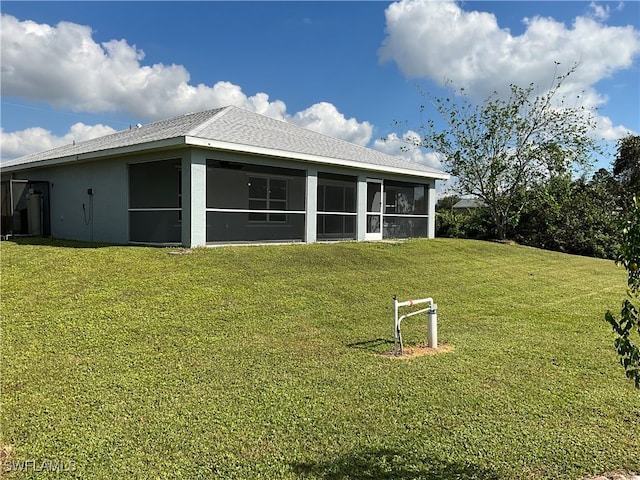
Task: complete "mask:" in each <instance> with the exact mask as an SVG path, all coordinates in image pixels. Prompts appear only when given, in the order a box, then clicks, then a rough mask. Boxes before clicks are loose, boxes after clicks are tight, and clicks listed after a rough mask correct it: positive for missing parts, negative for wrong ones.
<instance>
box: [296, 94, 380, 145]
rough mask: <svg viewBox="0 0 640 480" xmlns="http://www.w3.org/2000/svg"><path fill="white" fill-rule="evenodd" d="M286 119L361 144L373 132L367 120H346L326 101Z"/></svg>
mask: <svg viewBox="0 0 640 480" xmlns="http://www.w3.org/2000/svg"><path fill="white" fill-rule="evenodd" d="M288 120H289V121H290V122H291V123H293V124H295V125H298V126H300V127H304V128H308V129H309V130H313V131H316V132H319V133H323V134H325V135H329V136H331V137H337V138H341V139H343V140H347V141H348V142H351V143H355V144H357V145H363V146H364V145H366V144H367V143H369V140H371V135H372V133H373V125H371V124H370V123H369V122H362V123H360V122H358V121H357V120H356V119H355V118H350V119H348V120H347V119H346V118H345V116H344V115H343V114H342V113H340V112H339V111H338V109H337V108H336V107H335V106H334V105H332V104H331V103H327V102H321V103H316V104H315V105H312V106H311V107H309V108H307V109H306V110H302V111H301V112H298V113H296V114H295V115H293V116H292V117H290V118H289V119H288Z"/></svg>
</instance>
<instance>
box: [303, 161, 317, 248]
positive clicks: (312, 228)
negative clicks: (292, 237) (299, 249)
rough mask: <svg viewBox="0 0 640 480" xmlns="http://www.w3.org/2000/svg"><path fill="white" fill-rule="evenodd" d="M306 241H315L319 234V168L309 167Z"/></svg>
mask: <svg viewBox="0 0 640 480" xmlns="http://www.w3.org/2000/svg"><path fill="white" fill-rule="evenodd" d="M304 223H305V232H304V241H305V242H306V243H314V242H315V241H316V239H317V235H318V169H317V168H308V169H307V193H306V201H305V215H304Z"/></svg>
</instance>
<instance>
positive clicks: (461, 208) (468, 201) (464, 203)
mask: <svg viewBox="0 0 640 480" xmlns="http://www.w3.org/2000/svg"><path fill="white" fill-rule="evenodd" d="M482 207H486V204H485V203H484V201H482V200H480V199H479V198H462V199H460V200H459V201H458V202H456V203H455V204H454V205H453V206H452V207H451V210H452V211H454V212H456V213H470V212H471V211H472V210H475V209H476V208H482Z"/></svg>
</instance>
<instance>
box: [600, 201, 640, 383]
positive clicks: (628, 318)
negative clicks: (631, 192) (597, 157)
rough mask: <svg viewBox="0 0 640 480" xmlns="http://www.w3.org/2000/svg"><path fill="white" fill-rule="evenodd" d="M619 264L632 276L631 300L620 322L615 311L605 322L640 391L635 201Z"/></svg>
mask: <svg viewBox="0 0 640 480" xmlns="http://www.w3.org/2000/svg"><path fill="white" fill-rule="evenodd" d="M617 263H618V264H619V265H622V266H623V267H624V268H625V269H626V270H627V273H628V276H629V277H628V280H627V285H628V288H627V298H626V299H625V300H624V302H622V310H621V312H620V319H619V320H618V318H616V317H615V316H614V315H613V314H612V313H611V311H608V312H607V313H606V315H605V319H606V320H607V322H609V323H610V324H611V326H612V327H613V331H614V332H615V333H616V335H617V338H616V339H615V342H614V345H615V347H616V351H617V352H618V356H619V357H620V363H621V364H622V366H623V367H624V370H625V374H626V375H627V377H628V378H630V379H632V380H633V381H634V383H635V386H636V388H638V389H640V319H639V315H638V312H639V311H640V268H639V267H638V265H639V264H640V203H639V202H638V199H637V198H635V197H634V199H633V203H632V205H631V208H630V210H629V213H628V215H627V218H626V219H625V221H624V222H623V227H622V243H621V245H620V254H619V256H618V259H617Z"/></svg>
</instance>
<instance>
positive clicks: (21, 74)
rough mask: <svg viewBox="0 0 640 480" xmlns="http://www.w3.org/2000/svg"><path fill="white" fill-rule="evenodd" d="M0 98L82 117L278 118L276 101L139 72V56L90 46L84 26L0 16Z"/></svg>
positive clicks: (158, 70) (280, 106)
mask: <svg viewBox="0 0 640 480" xmlns="http://www.w3.org/2000/svg"><path fill="white" fill-rule="evenodd" d="M1 30H2V38H1V42H2V93H3V95H6V96H15V97H23V98H28V99H31V100H39V101H45V102H48V103H49V104H51V105H53V106H54V107H57V108H64V109H69V110H73V111H76V112H78V111H83V112H91V113H96V112H105V111H127V112H129V113H130V114H132V115H133V116H135V117H138V118H144V119H148V120H157V119H160V118H166V117H170V116H172V115H176V114H181V113H186V112H190V111H199V110H207V109H211V108H217V107H221V106H225V105H236V106H240V107H243V108H247V109H248V110H252V111H256V112H258V113H265V114H268V115H271V116H274V117H276V118H282V117H283V115H284V111H285V109H286V107H285V105H284V103H283V102H281V101H275V102H271V101H269V96H268V95H267V94H265V93H257V94H256V95H254V96H247V95H246V94H245V93H243V92H242V89H241V88H240V87H239V86H237V85H233V84H232V83H229V82H217V83H216V84H214V85H212V86H208V85H204V84H198V85H191V84H189V79H190V74H189V72H188V71H187V70H186V68H185V67H184V66H182V65H175V64H173V65H164V64H161V63H158V64H154V65H144V64H143V63H142V62H143V60H144V56H145V55H144V52H143V51H142V50H139V49H137V48H136V46H135V45H129V44H128V43H127V42H126V40H110V41H108V42H104V43H102V44H98V43H96V42H95V41H94V40H93V36H92V34H93V32H92V31H91V29H90V28H89V27H87V26H83V25H78V24H75V23H70V22H61V23H59V24H58V25H56V26H55V27H52V26H49V25H45V24H37V23H35V22H32V21H19V20H18V19H16V18H15V17H12V16H9V15H3V16H2V29H1Z"/></svg>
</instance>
